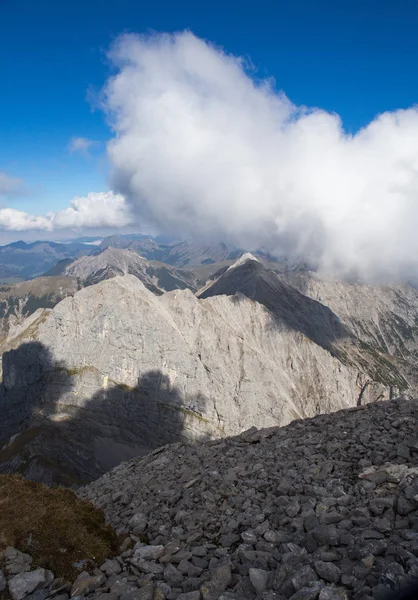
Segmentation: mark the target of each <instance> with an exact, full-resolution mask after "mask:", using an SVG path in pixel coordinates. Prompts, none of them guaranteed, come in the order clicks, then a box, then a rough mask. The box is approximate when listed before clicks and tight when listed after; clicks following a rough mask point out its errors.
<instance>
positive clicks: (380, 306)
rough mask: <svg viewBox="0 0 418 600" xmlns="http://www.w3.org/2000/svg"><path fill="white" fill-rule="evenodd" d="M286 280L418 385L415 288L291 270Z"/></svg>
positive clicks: (412, 383)
mask: <svg viewBox="0 0 418 600" xmlns="http://www.w3.org/2000/svg"><path fill="white" fill-rule="evenodd" d="M285 278H286V280H287V281H288V282H289V283H290V284H291V285H292V286H294V287H296V288H297V289H299V291H300V292H301V293H303V294H305V295H307V296H309V297H310V298H312V299H315V300H317V301H319V302H322V303H323V304H325V305H327V306H328V307H329V308H330V309H331V310H332V311H333V312H334V313H335V314H336V315H337V316H338V318H339V319H340V321H341V323H342V324H343V325H344V326H345V327H346V328H348V329H349V330H350V331H351V332H352V333H353V335H355V336H357V337H358V338H359V339H361V340H362V342H363V344H365V345H367V346H368V347H369V348H370V349H371V350H372V351H374V352H377V353H380V354H386V355H390V356H392V357H393V360H395V361H396V364H397V367H398V369H399V370H400V372H401V373H402V374H403V376H404V377H405V378H406V379H407V380H408V381H409V382H410V385H413V386H416V385H417V384H418V372H417V367H416V365H417V360H418V290H417V289H416V288H414V287H411V286H409V285H391V286H389V285H385V286H383V285H381V286H376V285H374V286H373V285H364V284H359V283H345V282H342V281H335V280H323V279H321V278H319V277H318V275H316V274H315V273H309V272H304V273H303V272H293V273H286V274H285Z"/></svg>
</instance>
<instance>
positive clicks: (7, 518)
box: [0, 475, 118, 578]
mask: <svg viewBox="0 0 418 600" xmlns="http://www.w3.org/2000/svg"><path fill="white" fill-rule="evenodd" d="M6 546H14V547H15V548H17V549H18V550H21V551H22V552H27V553H28V554H30V555H31V556H32V557H33V559H34V567H37V566H41V567H44V568H46V569H50V570H51V571H53V573H54V574H55V576H56V577H66V578H71V577H73V576H74V575H75V574H76V571H75V570H74V568H73V567H72V566H71V565H72V563H74V562H76V561H79V560H82V559H92V560H93V561H94V562H95V563H96V564H98V565H100V564H102V563H103V562H104V560H105V559H106V558H107V557H109V556H111V555H114V554H115V553H116V551H117V548H118V538H117V536H116V534H115V532H114V531H113V529H112V528H111V527H110V526H108V525H106V524H105V520H104V516H103V513H102V512H101V511H100V510H98V509H96V508H95V507H94V506H93V505H91V504H90V503H89V502H86V501H84V500H80V499H79V498H77V496H76V495H75V494H74V493H73V492H71V491H70V490H67V489H63V488H54V489H51V488H47V487H46V486H44V485H41V484H39V483H35V482H33V481H27V480H25V479H23V478H22V477H20V476H19V475H0V550H4V548H6Z"/></svg>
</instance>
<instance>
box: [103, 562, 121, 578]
mask: <svg viewBox="0 0 418 600" xmlns="http://www.w3.org/2000/svg"><path fill="white" fill-rule="evenodd" d="M100 570H101V571H103V572H104V573H105V574H106V575H107V576H108V577H110V576H111V575H119V573H121V572H122V567H121V566H120V563H119V562H118V561H117V560H116V559H113V560H106V561H105V562H104V563H103V564H102V566H101V567H100Z"/></svg>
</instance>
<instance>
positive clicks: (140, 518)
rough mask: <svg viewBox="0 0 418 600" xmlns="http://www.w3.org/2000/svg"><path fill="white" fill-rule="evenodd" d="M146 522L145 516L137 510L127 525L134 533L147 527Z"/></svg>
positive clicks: (140, 531)
mask: <svg viewBox="0 0 418 600" xmlns="http://www.w3.org/2000/svg"><path fill="white" fill-rule="evenodd" d="M147 522H148V518H147V516H146V515H144V514H143V513H141V512H138V513H136V514H135V515H134V516H133V517H131V519H130V520H129V527H131V528H132V530H133V532H134V533H143V532H144V531H145V529H146V527H147Z"/></svg>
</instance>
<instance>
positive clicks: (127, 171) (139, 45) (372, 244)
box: [103, 32, 418, 279]
mask: <svg viewBox="0 0 418 600" xmlns="http://www.w3.org/2000/svg"><path fill="white" fill-rule="evenodd" d="M110 57H111V59H112V61H113V63H114V65H115V66H116V68H117V73H116V75H115V76H114V77H112V78H111V79H109V81H108V82H107V85H106V87H105V89H104V93H103V107H104V109H105V110H106V111H107V113H108V116H109V119H110V121H111V123H112V125H113V127H114V132H115V136H114V139H113V140H112V141H111V142H110V143H109V145H108V154H109V157H110V160H111V163H112V165H113V174H112V187H113V189H115V190H116V191H117V192H120V193H121V194H123V195H124V196H125V197H126V198H127V200H128V202H129V204H130V206H131V207H132V209H133V210H134V211H135V212H136V213H137V214H139V215H141V218H146V219H147V221H148V222H150V223H152V224H154V225H156V226H157V227H158V228H159V229H160V230H163V231H167V232H170V233H176V234H180V235H184V236H189V237H190V236H195V237H196V236H198V237H199V238H203V237H206V238H210V239H228V240H229V241H234V242H236V243H237V244H239V245H241V246H244V247H246V248H248V247H257V246H264V247H267V248H268V249H270V250H272V251H275V252H280V253H286V254H288V255H291V256H298V257H301V258H304V259H306V260H308V261H310V262H313V263H316V264H317V265H318V266H319V268H321V269H322V270H324V271H326V272H328V273H332V274H334V275H338V276H360V277H363V278H365V279H394V278H397V277H398V276H401V277H418V268H417V266H416V262H417V261H416V256H417V255H418V235H417V233H416V229H417V224H418V110H417V108H416V107H413V108H410V109H408V110H398V111H396V112H392V113H385V114H382V115H379V116H378V117H376V119H375V120H374V121H372V122H371V123H370V124H369V125H368V126H367V127H365V128H364V129H362V130H361V131H359V132H358V133H356V134H355V135H349V134H347V133H345V131H344V129H343V126H342V123H341V120H340V118H339V117H338V115H336V114H330V113H327V112H325V111H323V110H321V109H318V108H314V109H308V108H305V107H298V106H295V105H294V104H292V103H291V102H290V101H289V99H288V98H287V97H286V96H285V95H284V94H282V93H280V92H277V91H276V89H275V87H274V84H273V83H272V82H270V81H259V80H256V79H254V77H252V76H251V75H250V74H249V73H248V70H247V69H246V64H245V62H244V61H243V60H242V59H240V58H237V57H234V56H231V55H228V54H226V53H225V52H223V51H222V50H220V49H219V48H216V47H214V46H212V45H210V44H209V43H207V42H205V41H203V40H201V39H198V38H196V37H195V36H194V35H193V34H192V33H190V32H184V33H178V34H175V35H152V36H137V35H123V36H122V37H120V38H119V40H118V41H117V43H116V44H115V45H114V47H113V48H112V50H111V53H110Z"/></svg>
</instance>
